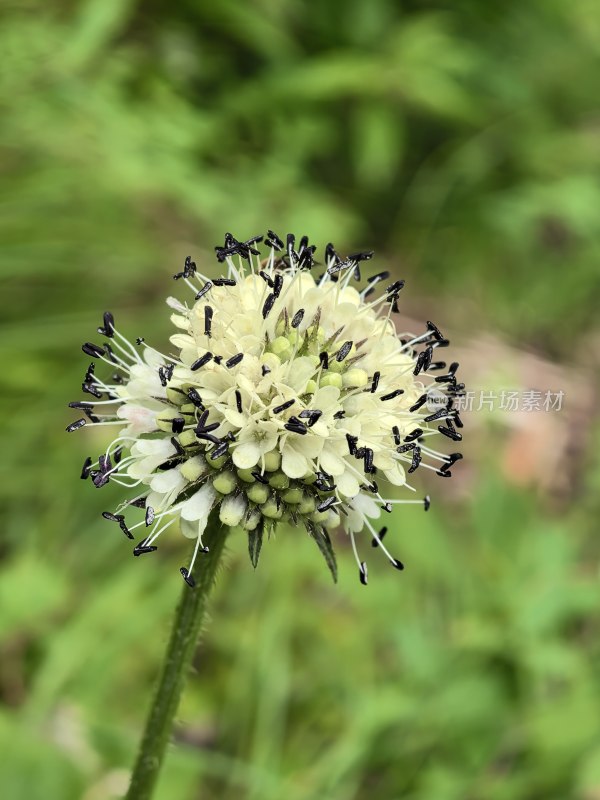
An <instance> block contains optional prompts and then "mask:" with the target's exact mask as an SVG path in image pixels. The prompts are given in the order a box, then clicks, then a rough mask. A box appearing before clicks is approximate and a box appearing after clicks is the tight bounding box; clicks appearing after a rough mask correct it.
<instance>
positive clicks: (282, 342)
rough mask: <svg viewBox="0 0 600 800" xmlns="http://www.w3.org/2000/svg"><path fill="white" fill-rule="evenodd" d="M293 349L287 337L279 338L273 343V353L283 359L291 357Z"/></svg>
mask: <svg viewBox="0 0 600 800" xmlns="http://www.w3.org/2000/svg"><path fill="white" fill-rule="evenodd" d="M291 349H292V347H291V345H290V343H289V340H288V339H287V338H286V337H285V336H278V337H277V338H276V339H274V340H273V341H272V342H271V352H272V353H275V355H278V356H280V357H281V358H283V359H285V357H286V355H289V353H290V351H291Z"/></svg>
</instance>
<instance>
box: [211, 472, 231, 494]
mask: <svg viewBox="0 0 600 800" xmlns="http://www.w3.org/2000/svg"><path fill="white" fill-rule="evenodd" d="M212 484H213V486H214V488H215V489H216V491H217V492H219V494H230V493H231V492H233V490H234V489H235V487H236V486H237V479H236V476H235V475H234V474H233V472H230V471H229V470H226V471H225V472H220V473H219V474H218V475H216V476H215V477H214V478H213V482H212Z"/></svg>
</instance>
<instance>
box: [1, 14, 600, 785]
mask: <svg viewBox="0 0 600 800" xmlns="http://www.w3.org/2000/svg"><path fill="white" fill-rule="evenodd" d="M599 49H600V27H599V25H598V14H597V8H596V4H595V3H594V2H592V0H571V2H569V3H564V2H561V0H532V2H529V3H522V2H517V0H507V2H504V3H501V4H490V3H481V2H474V0H453V2H451V3H450V2H444V0H438V1H437V2H434V0H427V2H421V3H416V2H409V0H404V1H403V2H391V0H370V1H369V2H364V0H344V2H341V0H328V1H327V2H323V3H314V4H308V3H302V2H300V0H282V1H281V2H278V3H269V2H266V0H252V1H251V2H246V3H242V2H241V0H223V1H222V2H216V3H203V2H200V0H186V1H185V2H180V3H171V4H168V3H160V2H157V0H151V2H147V3H141V2H134V0H128V2H125V1H124V0H62V2H56V3H52V4H49V3H41V2H39V0H24V1H23V2H20V3H10V2H8V3H5V4H4V5H3V6H2V8H1V9H0V51H1V52H2V60H3V69H2V71H1V72H0V166H1V169H2V180H1V183H0V204H1V209H0V210H1V213H0V280H1V281H2V300H3V303H2V312H3V319H2V326H1V328H0V354H1V356H2V360H3V369H2V372H1V373H0V383H1V388H2V391H1V394H0V410H1V415H0V419H1V422H0V428H1V431H2V442H3V447H2V458H1V459H0V471H1V474H0V509H1V512H0V513H1V514H2V533H3V535H2V541H1V548H2V550H1V552H2V556H3V560H2V565H1V575H0V703H1V705H0V748H1V751H2V758H1V759H0V786H1V787H2V793H3V796H6V797H8V798H10V799H11V800H13V798H14V799H15V800H36V798H38V797H39V798H42V797H43V798H52V800H54V798H57V799H58V798H60V800H79V798H82V797H83V798H85V800H104V798H106V799H108V798H110V797H117V796H119V792H120V789H119V787H120V786H122V784H123V781H124V780H126V770H127V769H128V768H129V766H130V765H131V763H132V759H133V754H134V750H135V747H136V743H137V739H138V736H139V733H140V730H141V725H142V721H143V718H144V715H145V712H146V708H147V704H148V701H149V698H150V689H151V686H152V683H153V680H154V678H155V676H156V674H157V670H158V667H159V663H160V659H161V654H162V651H163V647H164V644H165V641H166V636H167V630H168V624H169V619H170V616H171V612H172V609H173V608H174V606H175V602H176V597H177V595H178V592H179V590H180V584H181V580H180V576H179V574H178V567H179V566H180V564H182V563H186V559H187V554H186V552H185V549H184V548H185V542H182V541H180V540H178V539H177V537H171V539H170V540H169V541H167V542H165V544H164V545H162V546H161V548H160V552H159V553H156V554H155V555H154V556H148V557H147V558H144V559H133V558H131V557H130V547H129V543H128V542H127V541H126V540H125V539H124V537H123V538H120V533H119V531H118V528H117V527H116V526H111V525H110V523H106V522H105V521H103V520H102V519H101V518H100V512H101V511H102V510H104V509H107V508H113V507H114V505H115V504H116V502H118V499H119V498H120V497H121V491H120V489H119V487H113V486H108V487H106V488H104V489H103V490H102V492H96V490H95V489H93V487H91V486H90V485H89V484H84V483H82V482H80V481H79V480H78V475H79V463H80V461H81V462H83V459H84V457H85V456H86V455H88V453H92V452H96V451H98V452H100V450H101V449H102V447H103V445H104V443H105V438H104V436H103V435H102V430H101V429H100V430H99V431H91V430H86V431H82V432H80V433H81V434H82V435H77V434H72V435H71V436H68V437H67V435H66V434H65V433H64V427H65V425H66V424H67V422H69V421H71V420H72V416H70V415H69V414H68V413H67V410H66V409H65V406H66V403H67V402H68V401H69V400H72V399H75V395H76V394H77V392H76V391H75V394H74V390H76V389H77V386H78V384H79V383H80V382H81V373H82V372H83V370H84V369H85V366H86V361H85V359H84V358H83V356H82V355H81V354H79V356H78V355H77V344H78V343H79V342H81V341H84V340H86V339H90V338H93V334H92V332H93V329H94V327H95V325H96V324H99V323H100V319H101V312H102V311H104V310H105V308H109V307H110V308H112V309H113V310H114V312H115V315H116V318H117V321H118V322H119V323H120V324H121V325H122V327H123V328H124V329H125V331H126V332H127V333H128V334H129V335H130V336H133V337H135V336H137V335H145V336H147V337H148V338H150V337H151V338H152V339H153V340H154V341H156V342H158V343H161V342H163V341H165V339H166V335H167V331H168V315H167V314H166V313H164V309H163V307H162V305H161V303H162V298H163V297H164V295H165V293H166V292H168V291H170V286H171V284H170V275H171V274H173V273H174V272H176V271H177V270H179V269H180V268H181V263H182V262H183V258H184V257H185V256H186V255H187V254H188V253H191V254H193V256H194V258H195V260H196V261H197V262H198V263H201V262H204V263H209V264H210V263H212V261H211V260H210V259H212V256H211V249H212V246H213V245H214V244H216V243H217V242H218V241H219V240H222V235H223V232H224V230H232V231H233V232H234V233H235V234H238V233H239V234H240V235H242V234H247V235H251V234H254V233H257V232H259V231H262V230H265V229H266V227H267V226H272V227H273V228H274V229H276V230H279V231H282V232H285V231H286V230H292V229H297V230H298V231H300V232H305V231H306V233H308V234H310V236H311V238H312V239H314V240H315V241H318V242H321V243H324V242H326V241H329V240H333V241H335V242H336V244H337V245H339V247H340V249H346V248H351V249H353V250H357V249H360V248H361V247H365V248H366V247H370V246H375V247H376V249H377V250H378V251H379V255H380V256H381V257H382V259H383V258H386V257H387V258H388V259H389V260H390V261H391V264H392V268H394V267H396V268H397V269H398V270H400V268H401V272H402V275H401V276H402V277H408V278H410V282H409V286H411V287H412V289H413V292H414V294H413V296H416V295H417V294H418V292H422V293H423V294H425V293H428V295H429V299H428V301H427V308H428V309H430V310H431V309H437V311H436V316H435V317H434V318H436V319H439V321H440V322H441V323H444V322H446V321H450V320H452V321H453V322H454V324H455V325H456V326H457V327H458V328H461V327H462V330H463V331H464V332H465V334H467V335H468V334H469V333H470V331H471V330H476V331H479V330H480V327H481V324H482V322H485V324H486V325H488V326H490V327H491V328H493V329H503V330H504V331H505V332H506V334H507V335H508V336H509V337H514V339H515V340H516V339H520V340H524V341H526V342H527V343H528V344H535V343H536V342H543V343H544V347H546V348H547V349H548V351H550V352H552V353H554V354H555V355H557V356H561V355H565V354H568V353H570V352H571V349H572V348H573V347H574V346H576V345H577V343H578V342H579V341H580V337H581V336H582V334H583V333H584V332H587V331H588V330H589V327H590V325H591V324H592V323H593V322H594V321H595V320H596V319H597V307H598V301H599V300H600V289H599V282H598V279H597V275H598V257H599V255H600V252H599V246H598V242H599V241H600V236H599V234H600V222H599V217H598V214H597V209H598V207H599V206H600V189H599V186H600V183H599V182H598V171H599V166H600V148H599V146H598V137H597V133H596V131H597V127H598V124H597V123H598V120H597V117H598V110H597V97H596V95H597V88H596V87H597V85H598V51H599ZM457 298H458V301H459V302H456V300H457ZM444 301H446V302H444ZM453 307H455V308H456V311H453V310H452V308H453ZM574 310H575V311H576V313H573V311H574ZM432 313H433V311H432ZM444 315H446V319H444ZM461 317H464V319H462V321H461ZM486 435H487V434H486V433H485V431H483V432H482V433H481V437H482V442H484V443H485V441H486V439H485V437H486ZM489 441H490V442H491V443H492V444H493V445H494V449H493V450H492V459H494V458H496V453H497V449H496V448H495V442H496V441H497V440H496V439H492V438H491V437H490V440H489ZM490 449H492V448H491V447H490ZM595 450H597V448H595ZM590 452H594V450H590ZM492 459H490V472H491V474H492V475H496V474H497V472H498V471H497V470H496V469H495V468H494V466H493V464H492ZM590 461H592V456H590ZM476 471H477V472H478V473H481V474H484V470H483V469H481V470H480V469H478V470H476ZM587 475H588V477H587V482H586V485H585V486H584V487H583V488H582V490H581V491H582V494H581V497H580V498H579V502H578V504H577V505H575V504H574V505H573V506H572V507H570V508H567V509H566V510H565V512H564V514H562V515H561V516H560V517H558V516H556V515H553V516H552V515H550V513H549V512H546V511H544V510H543V509H542V504H541V503H540V502H538V501H537V500H536V499H534V498H532V497H530V496H529V495H527V494H520V493H516V492H513V491H511V490H510V489H509V488H508V487H507V486H506V485H504V483H503V482H502V480H501V479H500V478H493V477H492V478H489V479H484V478H482V477H481V476H479V477H475V478H474V481H473V485H472V486H471V487H470V489H469V498H468V501H467V502H464V501H463V502H452V500H451V498H444V499H442V498H440V499H439V501H438V510H437V511H436V508H435V503H434V508H432V510H431V511H430V512H429V513H428V514H423V513H422V512H421V511H419V512H417V511H416V510H410V509H409V510H408V511H404V510H403V511H402V512H400V511H395V512H394V514H393V515H392V517H391V520H392V521H391V524H390V522H389V521H388V518H386V523H387V524H388V526H389V527H390V533H389V534H388V539H386V542H387V541H389V542H390V546H392V547H393V550H394V553H397V555H398V557H400V558H401V559H402V560H403V561H404V562H405V563H406V565H407V569H406V571H405V572H404V573H399V572H397V571H396V570H393V569H391V568H390V566H389V564H387V562H386V561H385V559H383V558H375V557H371V556H372V555H374V556H376V555H381V554H380V553H379V552H378V551H371V548H370V547H369V549H368V554H369V564H370V568H371V569H370V581H369V586H368V587H367V588H363V587H362V586H360V584H359V582H358V578H357V575H356V568H355V566H354V562H353V559H352V556H351V553H350V552H349V551H348V548H347V547H346V546H345V542H343V541H342V542H340V541H336V542H334V544H335V546H336V550H337V555H338V561H339V573H340V574H339V578H340V582H339V584H338V585H337V586H333V585H332V584H331V582H330V581H329V579H328V575H327V571H326V569H325V567H324V565H323V558H322V553H319V552H317V548H315V544H314V542H312V541H310V537H309V536H307V535H306V533H305V532H304V531H302V532H301V534H300V535H298V532H297V531H290V532H284V533H282V534H281V535H280V536H278V537H277V540H276V541H265V543H264V546H263V550H262V554H261V555H262V564H261V568H260V570H257V571H256V572H255V571H254V570H252V569H251V567H249V565H248V563H247V562H248V558H247V550H248V542H246V541H245V540H244V538H243V537H242V536H241V535H237V536H232V537H231V547H232V553H231V557H230V566H229V568H228V569H227V570H226V572H224V573H223V575H222V576H221V579H220V581H219V585H218V588H217V593H216V597H215V602H214V605H213V624H212V625H211V629H210V635H209V636H208V637H207V638H206V642H205V643H204V645H203V647H202V648H201V650H200V651H199V655H198V660H197V665H196V666H197V674H196V675H195V676H194V678H193V680H192V682H191V684H190V688H189V691H188V692H187V694H186V696H185V698H184V702H183V705H182V709H181V720H182V726H181V728H180V731H179V733H178V741H179V744H178V746H177V748H174V749H173V750H172V752H171V754H170V756H169V759H168V763H167V766H166V770H165V773H164V776H163V779H162V782H161V785H160V789H159V793H158V798H159V800H167V798H169V799H170V798H173V797H176V798H181V800H188V798H189V800H192V798H196V797H198V796H202V797H203V798H207V799H210V798H215V800H216V798H220V799H221V798H223V800H227V798H234V797H235V798H236V800H238V798H245V800H270V799H272V800H279V799H280V798H286V800H309V798H310V799H311V800H312V798H315V797H320V798H325V799H327V800H351V799H352V800H363V799H364V798H376V799H377V800H395V799H396V798H403V800H431V799H432V798H434V799H435V800H437V799H438V798H440V800H453V798H456V800H465V798H469V799H470V798H472V800H479V798H481V800H537V799H538V798H541V797H543V798H548V800H553V799H554V798H556V800H559V799H560V800H566V798H573V800H591V798H593V797H595V796H596V795H597V794H598V792H599V791H600V772H599V770H598V764H599V763H600V750H599V748H600V723H599V722H598V720H599V719H600V679H599V677H598V663H599V658H600V652H599V648H598V641H599V636H598V633H599V630H598V629H599V623H600V601H599V599H598V593H597V577H598V569H597V564H598V556H599V553H598V547H597V544H596V543H595V541H594V538H593V536H592V532H593V530H594V524H595V520H596V519H597V516H598V513H599V512H600V508H599V507H598V501H597V499H595V498H596V496H597V487H598V482H599V479H600V471H599V468H598V464H597V463H595V462H593V463H591V469H590V470H589V472H588V473H587ZM439 483H440V482H438V483H434V485H433V486H431V481H428V482H427V491H431V494H432V495H433V496H434V498H435V499H437V496H438V494H439V489H438V487H439ZM441 483H444V486H443V488H444V489H446V488H447V487H446V486H445V484H446V482H441ZM434 489H435V490H438V491H437V492H434ZM442 508H444V509H445V511H444V512H442V511H441V510H440V509H442ZM255 544H258V542H256V543H255ZM317 544H318V545H321V544H323V543H322V542H320V541H319V540H318V539H317ZM252 552H253V553H254V555H255V556H256V557H258V547H255V548H254V549H253V551H252ZM324 554H325V555H326V558H327V559H329V563H330V565H332V564H333V563H334V562H333V561H332V560H331V555H330V554H329V551H328V548H326V549H325V553H324ZM199 785H201V786H202V787H203V788H202V789H201V790H199V789H198V786H199Z"/></svg>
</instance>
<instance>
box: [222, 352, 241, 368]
mask: <svg viewBox="0 0 600 800" xmlns="http://www.w3.org/2000/svg"><path fill="white" fill-rule="evenodd" d="M243 358H244V354H243V353H237V355H235V356H231V358H229V359H227V361H226V362H225V366H226V367H227V369H231V368H232V367H235V366H236V365H237V364H239V363H240V361H241V360H242V359H243Z"/></svg>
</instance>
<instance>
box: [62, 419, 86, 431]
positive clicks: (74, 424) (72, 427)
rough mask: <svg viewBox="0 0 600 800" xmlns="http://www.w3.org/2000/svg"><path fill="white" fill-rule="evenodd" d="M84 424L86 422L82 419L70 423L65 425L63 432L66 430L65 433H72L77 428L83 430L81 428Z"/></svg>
mask: <svg viewBox="0 0 600 800" xmlns="http://www.w3.org/2000/svg"><path fill="white" fill-rule="evenodd" d="M85 424H86V420H85V419H84V418H83V417H82V418H81V419H78V420H76V421H75V422H72V423H71V424H70V425H67V427H66V428H65V430H66V432H67V433H72V432H73V431H76V430H78V429H79V428H83V426H84V425H85Z"/></svg>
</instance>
